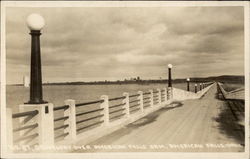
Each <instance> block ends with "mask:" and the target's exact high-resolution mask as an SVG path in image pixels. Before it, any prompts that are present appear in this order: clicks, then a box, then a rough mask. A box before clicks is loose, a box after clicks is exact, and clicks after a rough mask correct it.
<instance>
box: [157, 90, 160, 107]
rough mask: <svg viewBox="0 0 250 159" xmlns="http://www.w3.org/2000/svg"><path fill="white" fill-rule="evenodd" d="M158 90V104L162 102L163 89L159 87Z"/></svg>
mask: <svg viewBox="0 0 250 159" xmlns="http://www.w3.org/2000/svg"><path fill="white" fill-rule="evenodd" d="M157 91H158V104H161V89H160V88H157Z"/></svg>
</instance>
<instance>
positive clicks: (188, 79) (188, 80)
mask: <svg viewBox="0 0 250 159" xmlns="http://www.w3.org/2000/svg"><path fill="white" fill-rule="evenodd" d="M189 82H190V78H187V91H190V89H189Z"/></svg>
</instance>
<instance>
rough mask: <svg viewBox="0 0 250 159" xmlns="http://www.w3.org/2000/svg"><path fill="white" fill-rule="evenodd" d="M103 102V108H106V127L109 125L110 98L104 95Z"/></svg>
mask: <svg viewBox="0 0 250 159" xmlns="http://www.w3.org/2000/svg"><path fill="white" fill-rule="evenodd" d="M101 99H102V100H103V102H102V104H101V108H104V126H108V125H109V97H108V96H107V95H102V96H101Z"/></svg>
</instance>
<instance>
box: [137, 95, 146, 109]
mask: <svg viewBox="0 0 250 159" xmlns="http://www.w3.org/2000/svg"><path fill="white" fill-rule="evenodd" d="M138 94H139V96H138V98H137V99H138V100H139V107H140V110H141V112H142V113H143V112H144V109H143V92H142V91H138Z"/></svg>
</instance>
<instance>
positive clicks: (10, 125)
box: [6, 108, 13, 152]
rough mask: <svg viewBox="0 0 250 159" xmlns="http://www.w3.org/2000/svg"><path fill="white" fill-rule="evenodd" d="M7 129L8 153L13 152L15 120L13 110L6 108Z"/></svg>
mask: <svg viewBox="0 0 250 159" xmlns="http://www.w3.org/2000/svg"><path fill="white" fill-rule="evenodd" d="M6 109H7V114H6V123H7V124H6V129H7V138H6V139H7V144H6V150H7V152H11V151H12V148H13V119H12V110H11V108H6Z"/></svg>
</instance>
